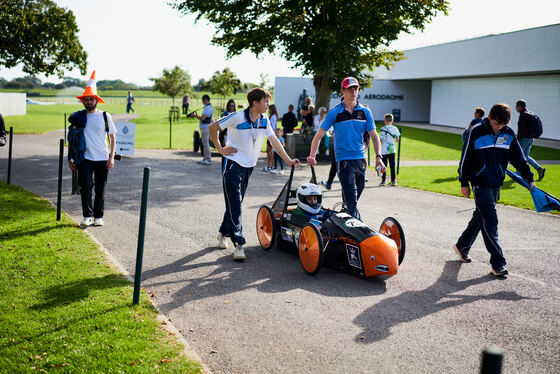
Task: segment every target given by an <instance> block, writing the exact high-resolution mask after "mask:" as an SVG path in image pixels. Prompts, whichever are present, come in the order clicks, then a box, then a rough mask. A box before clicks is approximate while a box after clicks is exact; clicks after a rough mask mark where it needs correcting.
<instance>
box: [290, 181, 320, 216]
mask: <svg viewBox="0 0 560 374" xmlns="http://www.w3.org/2000/svg"><path fill="white" fill-rule="evenodd" d="M296 195H297V204H298V206H299V207H300V208H301V209H303V210H304V211H306V212H307V213H311V214H317V213H319V212H320V211H321V206H322V202H323V191H321V189H320V188H319V186H317V185H316V184H313V183H305V184H302V185H301V186H299V188H298V189H297V193H296ZM308 196H317V203H316V204H308V203H307V200H306V198H307V197H308Z"/></svg>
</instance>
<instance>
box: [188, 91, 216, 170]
mask: <svg viewBox="0 0 560 374" xmlns="http://www.w3.org/2000/svg"><path fill="white" fill-rule="evenodd" d="M202 104H204V109H203V110H202V114H201V115H200V116H199V115H198V114H196V113H195V112H193V113H191V114H190V116H191V117H195V118H198V127H199V128H200V137H201V140H202V151H203V153H204V156H203V158H202V160H201V161H198V163H199V164H201V165H210V164H212V152H211V150H210V132H209V131H208V126H210V124H211V123H212V116H213V115H214V107H213V106H212V104H211V103H210V96H208V95H206V94H205V95H202Z"/></svg>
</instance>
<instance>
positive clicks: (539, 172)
mask: <svg viewBox="0 0 560 374" xmlns="http://www.w3.org/2000/svg"><path fill="white" fill-rule="evenodd" d="M545 171H546V169H545V168H540V169H539V171H538V172H537V173H538V174H539V180H540V181H541V180H542V179H543V178H544V172H545Z"/></svg>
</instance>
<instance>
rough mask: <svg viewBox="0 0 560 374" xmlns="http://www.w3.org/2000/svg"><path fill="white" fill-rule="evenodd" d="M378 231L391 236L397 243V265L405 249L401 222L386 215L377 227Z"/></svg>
mask: <svg viewBox="0 0 560 374" xmlns="http://www.w3.org/2000/svg"><path fill="white" fill-rule="evenodd" d="M379 233H380V234H383V235H385V236H387V237H388V238H391V239H393V240H394V241H395V243H396V244H397V250H398V251H399V265H400V264H401V263H402V262H403V260H404V253H405V249H406V242H405V239H404V231H403V229H402V226H401V224H400V223H399V222H398V221H397V220H396V219H394V218H393V217H387V218H385V219H384V220H383V222H382V223H381V227H379Z"/></svg>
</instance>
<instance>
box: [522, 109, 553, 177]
mask: <svg viewBox="0 0 560 374" xmlns="http://www.w3.org/2000/svg"><path fill="white" fill-rule="evenodd" d="M515 110H517V112H519V120H518V121H517V140H518V141H519V144H520V145H521V149H522V150H523V154H524V155H525V158H526V159H527V161H529V165H531V166H532V167H534V168H535V170H537V174H538V175H539V180H542V179H543V178H544V173H545V171H546V169H545V168H543V167H542V166H541V165H540V164H539V163H538V162H537V161H536V160H535V159H534V158H533V157H531V155H530V153H531V146H532V145H533V141H534V137H533V135H532V134H531V127H532V126H533V121H535V120H538V121H540V119H538V117H537V118H535V114H534V113H533V112H531V111H530V110H528V109H527V102H526V101H525V100H518V101H517V102H516V103H515Z"/></svg>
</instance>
